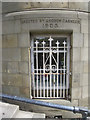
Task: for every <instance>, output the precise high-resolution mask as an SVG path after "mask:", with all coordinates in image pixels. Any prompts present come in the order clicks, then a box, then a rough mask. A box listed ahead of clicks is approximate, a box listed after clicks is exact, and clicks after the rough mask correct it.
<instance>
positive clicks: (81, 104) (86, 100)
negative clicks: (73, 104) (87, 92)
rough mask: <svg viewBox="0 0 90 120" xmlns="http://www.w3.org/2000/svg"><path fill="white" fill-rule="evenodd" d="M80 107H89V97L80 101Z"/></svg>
mask: <svg viewBox="0 0 90 120" xmlns="http://www.w3.org/2000/svg"><path fill="white" fill-rule="evenodd" d="M79 106H82V107H89V101H88V97H87V98H81V99H79Z"/></svg>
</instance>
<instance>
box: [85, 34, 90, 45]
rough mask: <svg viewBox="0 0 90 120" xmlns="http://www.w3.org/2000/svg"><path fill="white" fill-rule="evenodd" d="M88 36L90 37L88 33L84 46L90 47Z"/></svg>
mask: <svg viewBox="0 0 90 120" xmlns="http://www.w3.org/2000/svg"><path fill="white" fill-rule="evenodd" d="M88 38H89V36H88V34H87V33H86V34H84V47H88V46H89V47H90V44H89V43H90V42H89V41H88Z"/></svg>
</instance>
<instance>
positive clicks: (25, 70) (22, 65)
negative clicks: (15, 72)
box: [19, 62, 29, 74]
mask: <svg viewBox="0 0 90 120" xmlns="http://www.w3.org/2000/svg"><path fill="white" fill-rule="evenodd" d="M19 72H20V73H23V74H28V72H29V68H28V62H19Z"/></svg>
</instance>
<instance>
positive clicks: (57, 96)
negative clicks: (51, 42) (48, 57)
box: [56, 41, 59, 97]
mask: <svg viewBox="0 0 90 120" xmlns="http://www.w3.org/2000/svg"><path fill="white" fill-rule="evenodd" d="M56 44H57V97H58V63H59V52H58V47H59V42H58V41H57V43H56Z"/></svg>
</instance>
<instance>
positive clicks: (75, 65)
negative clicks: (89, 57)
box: [72, 61, 84, 73]
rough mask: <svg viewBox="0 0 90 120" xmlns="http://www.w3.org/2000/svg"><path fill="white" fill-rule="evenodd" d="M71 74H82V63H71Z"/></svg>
mask: <svg viewBox="0 0 90 120" xmlns="http://www.w3.org/2000/svg"><path fill="white" fill-rule="evenodd" d="M72 65H73V73H83V69H84V63H83V62H81V61H80V62H73V64H72Z"/></svg>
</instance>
